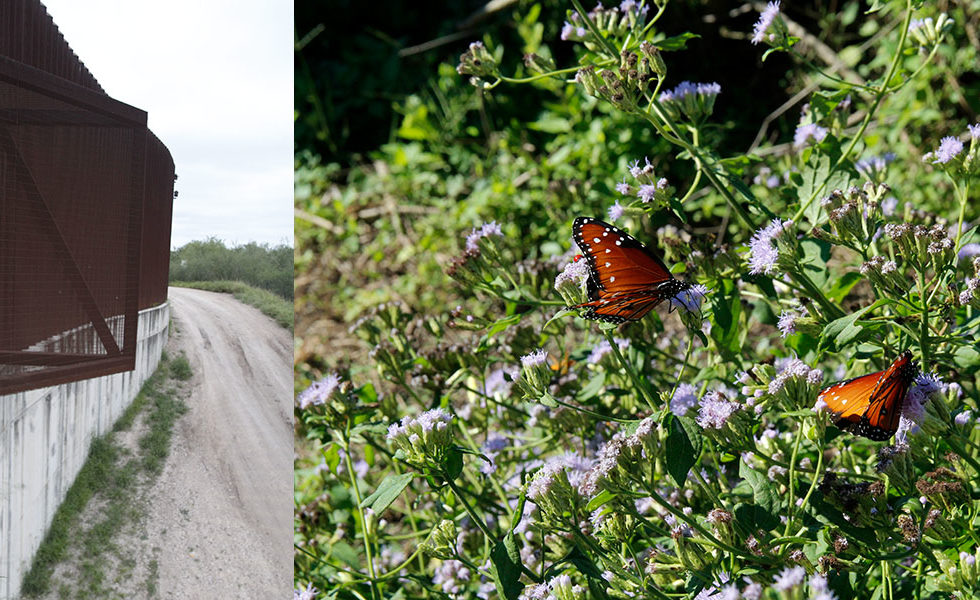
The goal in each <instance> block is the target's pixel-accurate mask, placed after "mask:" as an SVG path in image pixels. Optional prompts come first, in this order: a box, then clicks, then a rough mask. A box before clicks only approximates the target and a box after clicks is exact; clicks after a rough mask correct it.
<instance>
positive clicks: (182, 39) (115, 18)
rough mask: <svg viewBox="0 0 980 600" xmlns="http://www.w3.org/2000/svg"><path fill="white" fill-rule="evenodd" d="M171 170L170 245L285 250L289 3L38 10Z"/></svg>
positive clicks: (53, 4) (57, 0) (289, 223)
mask: <svg viewBox="0 0 980 600" xmlns="http://www.w3.org/2000/svg"><path fill="white" fill-rule="evenodd" d="M41 1H42V3H43V4H44V5H45V6H46V7H47V9H48V13H49V14H50V15H51V17H52V18H53V19H54V22H55V24H56V25H57V26H58V28H59V29H60V30H61V33H62V34H63V35H64V36H65V39H66V40H67V41H68V45H69V46H71V47H72V49H73V50H74V51H75V54H77V55H78V57H79V58H80V59H81V60H82V62H83V63H85V66H86V67H88V70H89V71H90V72H91V73H92V74H93V75H94V76H95V78H96V79H97V80H98V81H99V83H100V84H101V85H102V88H103V89H104V90H105V91H106V93H107V94H109V95H110V96H112V97H113V98H115V99H116V100H119V101H121V102H125V103H126V104H130V105H133V106H135V107H137V108H141V109H143V110H145V111H147V113H148V119H149V126H150V129H152V130H153V132H154V133H155V134H156V135H157V136H158V137H159V138H160V139H161V140H163V143H164V144H166V145H167V147H168V148H169V149H170V153H171V154H172V155H173V158H174V162H175V163H176V165H177V175H178V176H179V177H180V178H179V179H178V181H177V182H176V187H175V189H176V190H177V191H178V192H179V193H180V195H179V197H178V198H177V199H176V200H175V201H174V224H173V236H172V238H171V246H172V247H178V246H182V245H184V244H186V243H187V242H189V241H191V240H200V239H204V238H207V237H209V236H215V237H218V238H221V239H222V240H224V241H225V242H227V243H230V244H244V243H246V242H251V241H254V242H259V243H269V244H273V245H275V244H280V243H288V244H290V245H291V244H292V243H293V242H292V240H293V217H292V206H293V201H292V189H293V183H292V182H293V3H292V2H291V1H288V0H235V1H234V2H232V1H230V0H169V1H167V2H159V1H150V0H125V1H121V0H41Z"/></svg>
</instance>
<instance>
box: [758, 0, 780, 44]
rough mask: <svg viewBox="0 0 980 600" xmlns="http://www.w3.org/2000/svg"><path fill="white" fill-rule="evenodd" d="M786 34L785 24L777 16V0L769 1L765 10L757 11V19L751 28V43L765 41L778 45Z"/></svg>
mask: <svg viewBox="0 0 980 600" xmlns="http://www.w3.org/2000/svg"><path fill="white" fill-rule="evenodd" d="M785 36H786V26H785V25H784V24H783V22H782V20H781V19H780V18H779V1H778V0H777V1H776V2H770V3H769V4H767V5H766V8H765V10H763V11H762V12H761V13H759V20H758V21H756V22H755V26H754V27H753V28H752V43H753V44H758V43H760V42H763V41H764V42H766V43H767V44H769V45H770V46H779V45H780V42H781V41H782V40H783V38H785Z"/></svg>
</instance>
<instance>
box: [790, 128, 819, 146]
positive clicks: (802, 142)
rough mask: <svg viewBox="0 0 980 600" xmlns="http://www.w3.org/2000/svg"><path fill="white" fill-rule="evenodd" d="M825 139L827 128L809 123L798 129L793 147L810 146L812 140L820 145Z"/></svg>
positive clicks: (794, 136)
mask: <svg viewBox="0 0 980 600" xmlns="http://www.w3.org/2000/svg"><path fill="white" fill-rule="evenodd" d="M825 137H827V128H826V127H821V126H819V125H817V124H816V123H807V124H806V125H800V126H799V127H797V128H796V133H795V134H793V146H795V147H797V148H801V147H803V146H809V145H810V140H813V141H815V142H817V143H820V142H822V141H823V139H824V138H825Z"/></svg>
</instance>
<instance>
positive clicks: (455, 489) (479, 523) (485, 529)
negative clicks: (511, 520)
mask: <svg viewBox="0 0 980 600" xmlns="http://www.w3.org/2000/svg"><path fill="white" fill-rule="evenodd" d="M443 478H444V479H445V480H446V483H448V484H449V489H451V490H452V491H453V493H454V494H456V497H457V498H459V501H460V502H462V503H463V508H464V509H466V514H468V515H469V516H470V518H471V519H473V522H474V523H476V526H477V527H479V528H480V531H482V532H483V535H485V536H487V538H489V539H491V540H495V539H496V538H494V536H493V534H492V533H490V528H489V527H487V524H486V523H484V522H483V519H481V518H480V515H478V514H476V511H474V510H473V509H472V508H470V503H469V502H467V501H466V498H465V497H463V492H461V491H460V490H459V488H458V487H456V484H455V483H454V482H453V480H452V479H450V478H448V477H446V476H445V473H443Z"/></svg>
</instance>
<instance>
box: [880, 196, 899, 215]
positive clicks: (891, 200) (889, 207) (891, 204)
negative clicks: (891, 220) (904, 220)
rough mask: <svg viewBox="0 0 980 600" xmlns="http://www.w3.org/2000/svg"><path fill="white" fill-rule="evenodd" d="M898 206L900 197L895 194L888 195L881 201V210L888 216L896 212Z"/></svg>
mask: <svg viewBox="0 0 980 600" xmlns="http://www.w3.org/2000/svg"><path fill="white" fill-rule="evenodd" d="M897 207H898V198H896V197H895V196H888V197H887V198H885V199H884V200H882V201H881V212H882V213H883V214H884V215H885V216H886V217H890V216H892V215H894V214H895V209H896V208H897Z"/></svg>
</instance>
